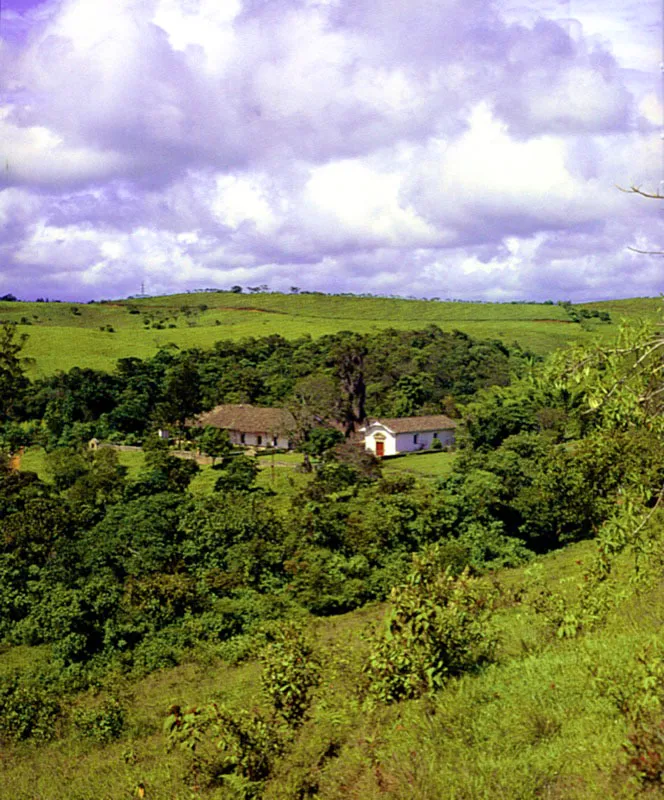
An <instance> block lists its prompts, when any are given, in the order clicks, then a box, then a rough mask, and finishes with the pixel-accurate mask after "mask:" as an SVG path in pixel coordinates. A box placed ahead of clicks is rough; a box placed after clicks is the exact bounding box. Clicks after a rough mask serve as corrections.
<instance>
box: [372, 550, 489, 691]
mask: <svg viewBox="0 0 664 800" xmlns="http://www.w3.org/2000/svg"><path fill="white" fill-rule="evenodd" d="M391 601H392V604H393V610H392V612H391V614H390V615H389V617H388V619H387V630H386V632H385V635H384V636H382V637H380V638H377V639H375V640H374V642H373V647H372V651H371V654H370V657H369V661H368V663H367V665H366V667H365V672H366V674H367V675H368V677H369V681H370V685H369V691H370V693H371V694H372V695H373V696H374V697H376V698H377V699H379V700H381V701H383V702H385V703H391V702H394V701H397V700H401V699H406V698H411V697H418V696H420V695H422V694H424V693H426V692H433V691H435V690H436V689H438V688H440V687H441V686H442V685H443V684H444V682H445V680H446V679H447V678H448V677H450V676H452V675H458V674H460V673H462V672H465V671H467V670H470V669H473V668H475V667H477V666H479V665H480V664H482V663H484V662H486V661H489V660H490V659H491V657H492V655H493V650H494V646H495V637H494V635H493V634H492V631H491V629H490V627H489V617H490V613H491V610H492V596H491V593H490V591H489V590H488V589H487V588H486V587H485V585H483V584H482V583H481V582H480V581H479V580H478V579H476V578H472V577H471V576H470V574H469V571H468V569H465V570H464V571H463V572H462V573H461V575H459V576H458V577H456V578H455V577H454V576H453V575H452V573H451V571H450V569H449V568H447V569H445V570H443V569H442V567H441V554H440V548H439V547H438V546H434V547H431V548H428V549H426V550H425V551H423V553H422V554H421V555H419V556H414V557H413V567H412V569H411V572H410V574H409V575H408V577H407V579H406V582H405V583H404V584H402V585H401V586H398V587H396V588H395V589H393V590H392V594H391Z"/></svg>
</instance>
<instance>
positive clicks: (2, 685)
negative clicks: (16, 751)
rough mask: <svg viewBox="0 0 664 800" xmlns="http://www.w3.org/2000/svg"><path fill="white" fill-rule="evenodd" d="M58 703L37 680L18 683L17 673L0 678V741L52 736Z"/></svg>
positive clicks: (48, 737)
mask: <svg viewBox="0 0 664 800" xmlns="http://www.w3.org/2000/svg"><path fill="white" fill-rule="evenodd" d="M60 713H61V708H60V703H59V702H58V700H57V699H56V697H55V696H54V694H53V692H52V691H51V690H50V687H49V686H48V685H47V684H44V683H43V681H40V680H39V679H38V678H33V680H32V681H26V680H21V678H20V676H19V675H18V674H17V673H14V674H10V675H7V676H4V677H3V676H0V741H2V740H5V741H14V742H16V741H21V740H23V739H28V738H31V737H32V738H34V739H39V740H42V741H44V740H48V739H51V738H53V737H54V736H55V725H56V721H57V719H58V717H59V716H60Z"/></svg>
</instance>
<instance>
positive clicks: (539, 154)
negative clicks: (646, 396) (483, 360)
mask: <svg viewBox="0 0 664 800" xmlns="http://www.w3.org/2000/svg"><path fill="white" fill-rule="evenodd" d="M661 61H662V6H661V0H603V2H602V3H598V2H597V1H596V0H592V1H591V0H532V2H521V0H104V2H103V3H98V2H93V0H44V2H38V1H37V0H2V2H1V13H0V296H1V295H3V294H5V293H8V292H11V293H13V294H14V295H16V296H18V297H20V298H23V299H36V298H37V297H50V298H59V299H63V300H76V301H85V300H92V299H102V298H117V297H126V296H128V295H131V294H137V293H139V292H140V291H141V287H142V286H144V290H145V292H146V293H148V294H161V293H173V292H181V291H193V290H196V289H202V288H213V287H214V288H222V289H223V288H229V287H231V286H233V285H240V286H243V287H247V286H260V285H266V286H269V288H270V290H272V291H286V292H288V291H290V290H291V287H298V288H300V289H303V290H310V291H311V290H317V291H325V292H352V293H357V294H362V293H373V294H381V295H399V296H415V297H439V298H440V299H447V298H455V299H465V300H490V301H509V300H518V299H527V300H547V299H552V300H554V301H555V300H572V301H573V302H585V301H590V300H600V299H611V298H619V297H639V296H657V295H659V294H660V292H662V291H664V280H663V278H664V258H662V257H658V256H657V255H643V254H640V253H636V252H634V248H635V249H638V250H646V251H652V250H654V251H657V250H659V249H664V201H658V200H648V199H646V198H643V197H640V196H637V195H635V194H633V193H627V192H621V191H620V190H619V188H618V187H623V188H626V189H628V188H629V187H631V186H637V187H640V188H641V189H642V190H643V191H646V192H651V193H652V192H657V191H658V190H659V189H660V182H661V181H663V180H664V156H663V152H664V140H663V139H662V135H661V131H662V126H663V113H662V73H661V71H660V62H661ZM662 186H664V184H662ZM630 248H632V249H630Z"/></svg>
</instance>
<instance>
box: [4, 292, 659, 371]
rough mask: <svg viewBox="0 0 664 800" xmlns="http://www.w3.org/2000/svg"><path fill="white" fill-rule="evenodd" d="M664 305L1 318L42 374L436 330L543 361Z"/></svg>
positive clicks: (230, 306)
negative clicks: (572, 310)
mask: <svg viewBox="0 0 664 800" xmlns="http://www.w3.org/2000/svg"><path fill="white" fill-rule="evenodd" d="M660 306H661V301H659V300H657V299H647V298H646V299H635V300H621V301H611V302H607V303H593V304H586V305H585V306H584V307H586V308H589V309H590V308H596V309H598V310H606V311H609V312H610V314H611V318H612V322H611V324H607V323H600V322H597V321H595V320H591V321H584V322H583V323H582V324H578V323H573V322H572V321H571V320H570V317H569V315H568V313H567V311H566V310H565V309H564V308H563V307H562V306H557V305H547V304H530V303H504V304H496V303H457V302H438V301H426V300H400V299H390V298H379V297H352V296H349V297H346V296H343V297H339V296H327V295H283V294H255V295H244V294H234V293H231V292H215V293H204V294H185V295H172V296H167V297H151V298H142V299H138V300H122V301H117V302H108V303H90V304H76V303H7V302H0V320H10V321H13V322H16V323H18V324H19V326H20V330H21V332H24V333H27V334H28V335H29V337H30V338H29V340H28V344H27V347H26V351H25V354H26V355H27V356H29V357H31V358H33V359H34V360H35V363H34V366H33V368H32V374H33V376H38V375H48V374H51V373H53V372H55V371H57V370H68V369H69V368H71V367H72V366H80V367H92V368H96V369H105V370H111V369H113V367H114V364H115V361H116V360H117V359H118V358H123V357H128V356H137V357H141V358H144V357H148V356H151V355H154V353H156V351H157V350H158V349H159V348H160V347H164V346H168V345H176V346H177V347H179V348H187V347H204V348H205V347H210V346H212V345H213V344H214V343H215V342H216V341H219V340H221V339H241V338H244V337H247V336H267V335H270V334H275V333H278V334H280V335H282V336H285V337H287V338H296V337H299V336H303V335H311V336H313V337H317V336H322V335H324V334H331V333H335V332H337V331H340V330H354V331H358V332H371V331H376V330H380V329H383V328H387V327H394V328H402V329H413V328H421V327H423V326H425V325H428V324H432V323H435V324H437V325H439V326H441V327H442V328H443V329H447V330H451V329H458V330H461V331H464V332H466V333H468V334H470V335H472V336H476V337H480V338H495V339H502V340H504V341H506V342H508V343H509V342H513V341H518V342H519V343H520V344H521V345H522V347H524V348H526V349H530V350H532V351H534V352H536V353H540V354H544V353H546V352H550V351H551V350H553V349H555V348H557V347H559V346H561V345H565V344H567V343H568V342H577V341H587V340H590V339H591V338H592V337H594V336H597V335H600V336H601V337H603V338H610V337H611V336H613V335H615V332H616V329H617V324H618V323H619V322H620V319H621V318H623V317H625V318H633V317H636V316H645V317H646V318H654V317H655V316H656V314H657V312H658V309H659V307H660ZM109 329H111V330H109Z"/></svg>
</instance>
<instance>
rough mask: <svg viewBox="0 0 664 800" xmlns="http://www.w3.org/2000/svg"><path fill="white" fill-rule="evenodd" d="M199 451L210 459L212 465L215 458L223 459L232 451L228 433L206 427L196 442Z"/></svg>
mask: <svg viewBox="0 0 664 800" xmlns="http://www.w3.org/2000/svg"><path fill="white" fill-rule="evenodd" d="M198 446H199V447H200V449H201V451H202V452H203V453H205V454H206V455H208V456H211V457H212V463H214V461H215V460H216V459H217V458H223V457H224V456H226V455H228V453H230V451H231V450H232V449H233V445H232V444H231V440H230V436H229V435H228V431H225V430H222V429H221V428H213V427H212V426H210V425H206V426H205V428H204V429H203V433H202V434H201V436H200V438H199V440H198Z"/></svg>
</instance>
